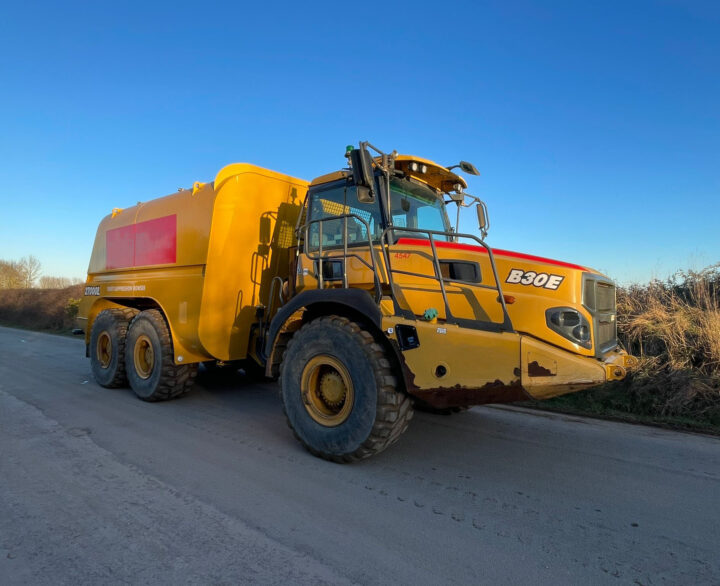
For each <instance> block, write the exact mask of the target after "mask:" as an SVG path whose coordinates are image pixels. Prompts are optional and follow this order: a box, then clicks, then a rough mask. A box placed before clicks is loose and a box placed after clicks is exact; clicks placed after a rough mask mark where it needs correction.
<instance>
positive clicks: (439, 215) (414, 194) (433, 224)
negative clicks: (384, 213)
mask: <svg viewBox="0 0 720 586" xmlns="http://www.w3.org/2000/svg"><path fill="white" fill-rule="evenodd" d="M390 215H391V217H392V223H393V226H394V227H395V228H418V229H422V230H435V231H437V232H450V222H449V221H448V217H447V214H446V213H445V204H444V203H443V200H442V198H441V197H438V195H437V194H436V192H435V191H433V190H432V189H430V188H429V187H427V186H425V185H422V184H419V183H415V182H413V181H410V180H409V179H398V178H392V179H391V180H390ZM395 233H396V236H400V237H402V236H407V237H410V238H413V237H414V238H426V237H427V235H426V234H423V233H422V232H405V233H404V234H403V233H402V232H401V231H400V230H396V231H395ZM434 238H435V239H436V240H445V241H447V240H450V237H449V236H435V237H434Z"/></svg>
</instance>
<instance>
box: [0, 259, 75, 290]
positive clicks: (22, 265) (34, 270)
mask: <svg viewBox="0 0 720 586" xmlns="http://www.w3.org/2000/svg"><path fill="white" fill-rule="evenodd" d="M41 268H42V265H41V264H40V261H39V260H38V259H37V258H36V257H34V256H32V255H30V256H24V257H22V258H21V259H20V260H3V259H0V290H1V289H30V288H32V287H39V288H41V289H64V288H66V287H70V286H71V285H76V284H77V283H82V282H83V281H82V279H77V278H75V279H71V278H68V277H53V276H51V275H41Z"/></svg>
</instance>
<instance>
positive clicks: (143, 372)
mask: <svg viewBox="0 0 720 586" xmlns="http://www.w3.org/2000/svg"><path fill="white" fill-rule="evenodd" d="M133 358H134V362H135V372H137V374H138V376H139V377H140V378H142V379H146V378H150V375H151V374H152V371H153V367H154V366H155V351H154V350H153V346H152V342H151V341H150V338H148V337H147V336H146V335H145V334H141V335H140V336H138V339H137V340H135V348H134V349H133Z"/></svg>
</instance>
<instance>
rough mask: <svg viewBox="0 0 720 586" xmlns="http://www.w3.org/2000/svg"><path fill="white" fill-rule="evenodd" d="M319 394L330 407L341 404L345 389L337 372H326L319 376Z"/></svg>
mask: <svg viewBox="0 0 720 586" xmlns="http://www.w3.org/2000/svg"><path fill="white" fill-rule="evenodd" d="M320 395H321V396H322V398H323V400H324V401H325V403H327V405H328V406H330V407H339V406H340V405H341V404H342V402H343V400H344V399H345V395H347V389H346V388H345V383H344V382H343V379H342V377H341V376H340V375H339V374H338V373H337V372H333V371H331V372H326V373H325V374H323V375H322V376H321V377H320Z"/></svg>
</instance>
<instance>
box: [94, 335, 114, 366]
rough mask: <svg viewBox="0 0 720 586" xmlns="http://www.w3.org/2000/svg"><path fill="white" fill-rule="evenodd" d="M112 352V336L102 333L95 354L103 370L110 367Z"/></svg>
mask: <svg viewBox="0 0 720 586" xmlns="http://www.w3.org/2000/svg"><path fill="white" fill-rule="evenodd" d="M112 350H113V347H112V338H111V337H110V334H108V333H107V332H100V335H99V336H98V339H97V347H96V349H95V354H96V356H97V359H98V362H99V363H100V366H101V367H102V368H107V367H108V366H110V361H111V360H112Z"/></svg>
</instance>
